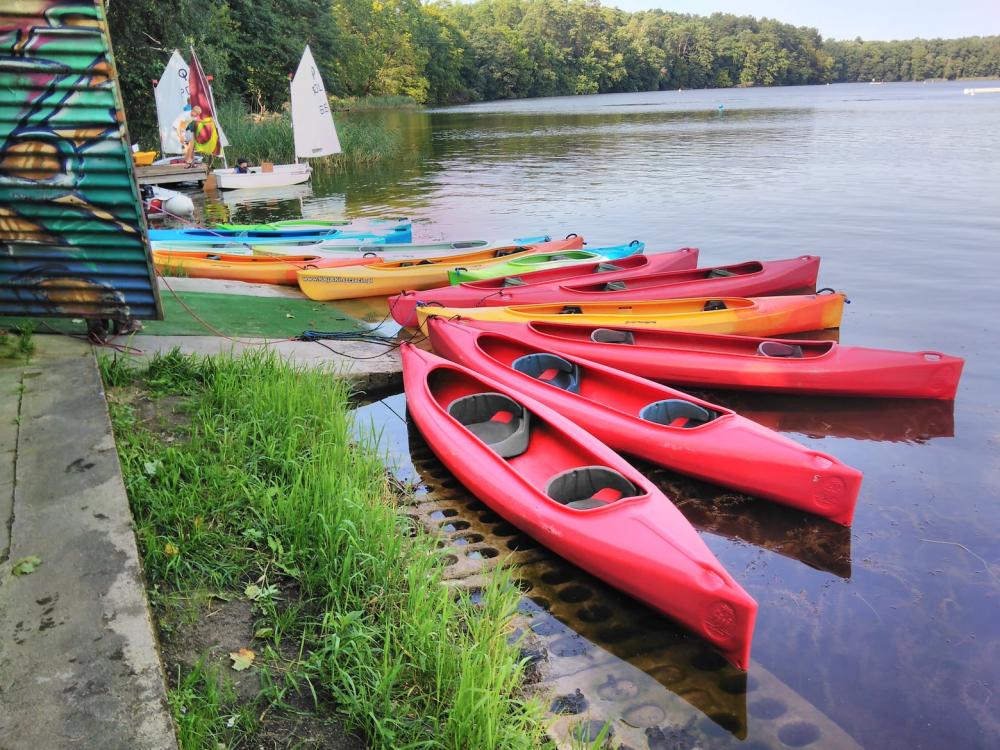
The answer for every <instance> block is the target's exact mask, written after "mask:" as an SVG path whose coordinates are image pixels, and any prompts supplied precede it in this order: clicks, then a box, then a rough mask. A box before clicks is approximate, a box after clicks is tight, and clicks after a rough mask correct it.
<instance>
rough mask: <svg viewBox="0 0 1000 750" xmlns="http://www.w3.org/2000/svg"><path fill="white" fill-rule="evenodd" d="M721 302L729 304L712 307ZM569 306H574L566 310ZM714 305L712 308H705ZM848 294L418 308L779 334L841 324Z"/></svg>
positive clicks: (445, 313) (422, 312) (421, 316)
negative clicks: (722, 306) (717, 307)
mask: <svg viewBox="0 0 1000 750" xmlns="http://www.w3.org/2000/svg"><path fill="white" fill-rule="evenodd" d="M719 303H722V304H723V305H725V307H724V308H720V309H710V308H712V307H713V306H717V305H718V304H719ZM567 307H569V308H570V309H569V310H566V308H567ZM706 308H709V309H706ZM843 311H844V295H843V294H839V293H837V294H801V295H794V296H787V297H753V298H743V297H722V298H711V299H709V298H702V297H699V298H693V299H674V300H657V301H638V302H625V301H622V302H618V303H591V304H586V303H584V304H581V305H570V306H566V305H562V304H545V305H510V306H507V307H471V308H470V307H461V308H452V307H418V308H417V320H418V321H419V324H420V326H421V327H423V325H424V321H425V320H426V319H427V317H428V316H431V315H437V316H439V317H443V318H451V317H456V316H458V317H461V318H469V319H473V320H493V321H505V322H520V323H530V322H533V321H535V322H543V323H571V324H572V325H580V326H601V327H612V328H614V327H630V328H667V329H671V330H678V331H702V332H706V333H728V334H738V335H741V336H777V335H781V334H788V333H801V332H804V331H818V330H822V329H824V328H837V327H839V326H840V319H841V316H842V315H843Z"/></svg>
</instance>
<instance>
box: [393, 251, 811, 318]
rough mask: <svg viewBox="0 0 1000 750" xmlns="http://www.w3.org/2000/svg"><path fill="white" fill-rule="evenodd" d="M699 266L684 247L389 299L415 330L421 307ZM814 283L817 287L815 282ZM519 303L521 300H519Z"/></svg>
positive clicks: (473, 303)
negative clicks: (422, 305) (568, 282)
mask: <svg viewBox="0 0 1000 750" xmlns="http://www.w3.org/2000/svg"><path fill="white" fill-rule="evenodd" d="M697 264H698V249H697V248H693V247H684V248H681V249H680V250H674V251H672V252H669V253H655V254H653V255H630V256H629V257H627V258H616V259H615V260H606V261H602V262H600V263H582V264H575V265H571V266H563V267H562V268H549V269H546V270H544V271H532V272H531V273H522V274H520V275H519V276H499V277H497V278H494V279H484V280H483V281H466V282H463V283H461V284H456V285H454V286H442V287H437V288H435V289H427V290H424V291H419V292H418V291H405V292H403V293H402V294H397V295H395V296H393V297H390V298H389V310H390V312H391V313H392V317H393V319H394V320H395V321H396V322H397V323H399V324H400V325H403V326H410V327H411V328H412V327H414V326H416V325H417V312H416V310H417V305H418V304H425V305H431V304H437V305H441V306H442V307H477V306H479V305H486V304H489V305H494V304H497V305H510V304H514V303H512V302H508V301H504V302H491V301H489V300H491V299H493V298H494V297H497V296H499V295H504V294H507V293H508V292H510V291H511V290H512V289H515V288H516V289H517V290H518V291H524V292H527V291H529V290H535V289H537V290H540V291H541V290H553V289H558V288H559V284H560V283H561V282H565V281H577V282H580V283H584V282H586V281H588V280H590V279H595V278H596V279H598V281H597V282H596V283H597V284H598V285H604V284H612V283H615V282H618V281H622V280H624V279H634V278H636V277H637V276H648V275H649V274H658V273H662V272H664V271H680V270H687V269H692V268H694V267H695V266H696V265H697ZM814 276H815V274H814ZM813 281H814V283H815V278H814V279H813ZM692 296H698V295H692ZM504 299H505V300H506V299H507V298H506V297H505V298H504ZM518 299H521V298H520V297H518ZM525 299H527V297H525ZM532 299H533V298H532ZM553 299H555V298H554V297H552V296H551V295H550V296H546V297H544V298H542V299H541V300H540V301H542V302H549V301H551V300H553Z"/></svg>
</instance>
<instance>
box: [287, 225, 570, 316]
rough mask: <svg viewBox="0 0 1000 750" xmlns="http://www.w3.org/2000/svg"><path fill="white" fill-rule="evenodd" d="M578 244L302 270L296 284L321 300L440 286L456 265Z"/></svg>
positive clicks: (567, 242) (562, 242)
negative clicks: (334, 270) (331, 270)
mask: <svg viewBox="0 0 1000 750" xmlns="http://www.w3.org/2000/svg"><path fill="white" fill-rule="evenodd" d="M582 246H583V240H582V239H581V238H579V237H572V238H570V239H565V240H556V241H553V242H543V243H540V244H537V245H515V246H509V247H505V248H493V249H490V250H483V251H477V252H474V253H468V254H465V255H451V256H444V257H439V258H424V259H422V260H419V261H417V260H414V261H395V260H393V261H392V262H388V261H387V262H383V263H372V264H370V265H367V266H363V267H362V266H358V267H351V268H343V269H341V270H339V271H338V272H337V273H333V274H331V273H325V272H323V271H302V272H300V273H299V287H300V288H301V289H302V291H303V293H305V295H306V296H308V297H309V298H310V299H315V300H321V301H327V300H337V299H355V298H358V297H378V296H388V295H391V294H396V293H398V292H401V291H402V290H403V289H428V288H430V287H435V286H440V285H441V284H444V283H447V280H448V271H449V270H451V269H453V268H456V267H459V266H465V267H474V266H476V265H479V264H484V265H485V264H487V263H492V262H495V261H496V260H497V258H504V257H514V256H519V257H524V256H528V255H536V254H542V253H550V252H558V251H560V250H575V249H579V248H580V247H582Z"/></svg>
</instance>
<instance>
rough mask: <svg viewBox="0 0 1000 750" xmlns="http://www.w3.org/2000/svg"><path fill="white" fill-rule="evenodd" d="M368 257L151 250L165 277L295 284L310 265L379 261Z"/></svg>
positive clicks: (314, 266)
mask: <svg viewBox="0 0 1000 750" xmlns="http://www.w3.org/2000/svg"><path fill="white" fill-rule="evenodd" d="M381 260H382V259H381V258H379V257H376V256H372V257H368V258H361V257H358V258H327V257H323V256H320V255H283V256H280V257H279V256H272V255H226V254H221V253H187V252H172V251H169V250H154V251H153V263H154V264H155V265H156V270H157V271H159V272H160V273H161V274H163V275H164V276H189V277H193V278H199V279H231V280H233V281H247V282H250V283H253V284H287V285H288V286H295V285H296V284H297V283H298V277H297V275H296V274H297V273H298V272H299V271H303V270H309V269H313V268H317V269H318V268H336V267H340V266H355V265H367V264H368V263H374V262H376V261H381Z"/></svg>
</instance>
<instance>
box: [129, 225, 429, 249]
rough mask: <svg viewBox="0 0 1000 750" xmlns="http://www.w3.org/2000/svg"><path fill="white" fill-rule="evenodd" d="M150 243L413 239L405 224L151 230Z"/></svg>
mask: <svg viewBox="0 0 1000 750" xmlns="http://www.w3.org/2000/svg"><path fill="white" fill-rule="evenodd" d="M149 239H150V241H151V242H171V243H177V242H206V241H207V242H224V241H226V240H235V241H237V242H252V243H253V244H255V245H259V244H262V243H281V242H288V241H289V240H297V241H303V240H305V241H310V240H311V241H313V242H331V241H334V242H335V241H340V240H348V241H352V240H353V241H355V242H357V241H359V240H376V241H380V242H382V243H385V244H398V243H404V242H410V241H411V240H412V239H413V234H412V232H411V226H410V224H409V223H406V224H394V225H391V226H388V227H385V228H379V227H374V226H373V227H367V228H366V230H365V231H354V230H350V231H348V230H346V229H336V228H328V229H207V228H203V227H192V228H190V229H151V230H149Z"/></svg>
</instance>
